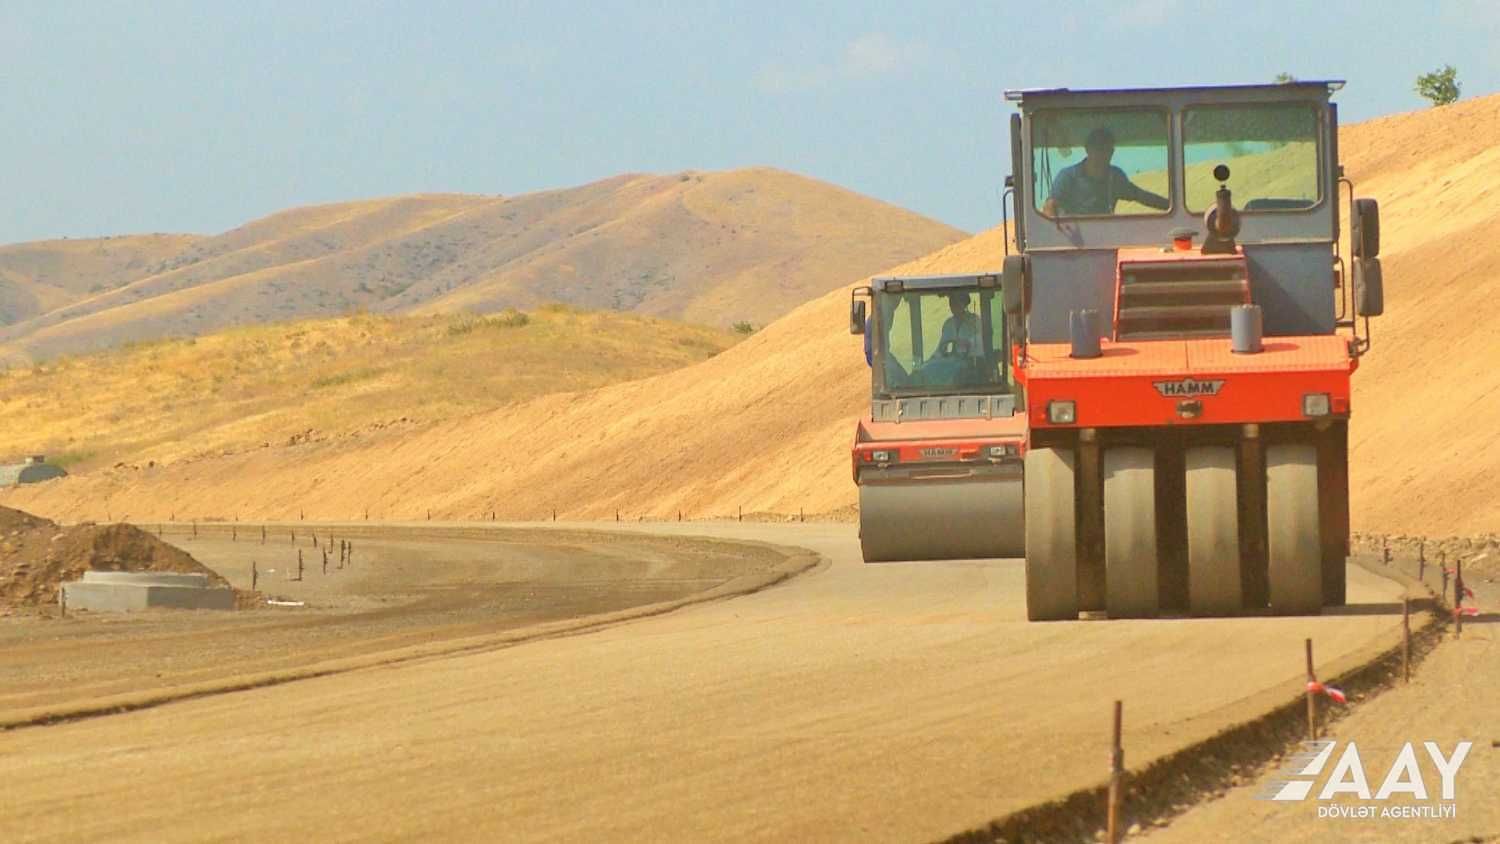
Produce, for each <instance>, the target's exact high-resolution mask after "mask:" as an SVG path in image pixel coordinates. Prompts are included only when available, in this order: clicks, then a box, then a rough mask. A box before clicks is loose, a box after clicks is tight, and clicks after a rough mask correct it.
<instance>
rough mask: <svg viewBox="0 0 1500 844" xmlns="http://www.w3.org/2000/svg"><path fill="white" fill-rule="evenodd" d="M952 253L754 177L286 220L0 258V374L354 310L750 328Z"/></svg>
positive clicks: (356, 207) (822, 193) (778, 178)
mask: <svg viewBox="0 0 1500 844" xmlns="http://www.w3.org/2000/svg"><path fill="white" fill-rule="evenodd" d="M962 237H963V233H962V232H960V231H958V230H956V229H953V228H951V227H949V226H945V225H942V224H940V223H937V222H934V221H932V220H928V219H926V218H924V217H921V216H918V215H916V214H913V213H911V212H909V211H905V210H902V209H900V208H896V207H895V206H892V205H888V204H885V203H882V202H878V201H876V200H873V199H870V198H868V197H865V196H861V195H859V194H856V193H853V192H851V191H847V190H844V189H842V188H838V187H835V186H833V185H830V184H827V183H824V182H819V181H816V180H813V179H809V178H806V177H803V176H798V175H794V174H791V173H786V172H783V171H779V170H773V169H767V168H756V169H747V170H734V171H728V172H716V173H695V172H687V173H679V174H674V175H666V176H656V175H626V176H617V177H614V178H611V179H605V180H603V181H600V182H595V183H592V184H588V185H583V186H581V187H576V188H569V189H565V190H554V191H543V192H540V193H531V194H524V195H520V196H513V197H485V196H468V195H429V196H411V197H400V198H394V199H381V200H371V201H366V202H351V203H342V204H336V205H324V206H316V207H310V208H299V209H295V210H291V211H286V212H283V213H280V214H275V215H273V216H270V217H267V218H265V219H262V220H258V221H255V222H253V223H249V224H247V225H245V226H242V227H240V228H238V229H235V230H233V231H230V232H226V233H224V234H222V235H218V236H213V237H171V236H154V237H139V238H109V239H104V240H90V241H49V242H45V243H35V244H20V245H17V246H11V247H5V248H3V249H0V361H3V360H6V359H9V360H12V361H15V360H25V359H28V358H29V359H45V358H49V357H53V356H56V355H58V354H63V353H78V352H85V351H90V350H95V349H101V348H109V347H113V346H116V345H119V344H121V343H124V342H129V341H142V340H154V339H157V338H160V337H164V336H197V335H203V334H208V333H211V332H214V331H217V330H219V329H222V328H226V327H229V326H235V325H245V324H252V323H263V322H273V321H285V320H290V319H304V318H308V317H315V316H336V315H341V314H345V313H348V312H351V311H355V310H366V311H370V312H378V313H410V312H420V313H432V312H446V311H457V310H468V311H474V312H479V313H488V312H494V311H499V310H502V309H504V308H507V307H513V308H532V307H536V306H538V305H541V304H546V303H562V304H567V305H573V306H576V307H581V308H588V309H596V310H617V311H629V312H634V313H639V314H645V315H649V316H664V317H672V318H678V319H684V320H687V321H691V322H698V323H702V324H707V325H715V326H719V327H728V326H729V325H730V323H733V322H740V321H746V322H751V323H753V324H755V325H762V324H764V323H766V322H769V321H771V320H772V319H775V318H776V317H778V316H780V315H782V314H783V313H785V312H787V311H788V310H790V309H791V308H793V307H795V306H796V305H798V304H801V303H802V302H805V301H807V300H808V299H810V298H812V297H814V296H817V295H820V294H822V293H825V292H827V291H828V290H830V289H833V288H834V287H836V286H839V285H841V284H845V283H847V282H848V280H849V279H850V278H853V277H856V276H859V275H861V274H864V273H869V272H874V271H876V270H878V269H880V268H882V267H885V266H889V265H890V264H892V263H895V262H898V261H902V260H906V259H909V258H911V257H914V256H917V255H921V254H924V253H926V252H930V251H931V250H933V249H935V248H937V247H940V246H942V245H944V244H947V243H952V242H954V241H956V240H959V239H960V238H962Z"/></svg>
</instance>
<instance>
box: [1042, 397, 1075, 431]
mask: <svg viewBox="0 0 1500 844" xmlns="http://www.w3.org/2000/svg"><path fill="white" fill-rule="evenodd" d="M1047 421H1048V422H1051V423H1052V424H1054V425H1071V424H1073V423H1074V422H1077V421H1078V406H1077V405H1076V404H1074V403H1073V402H1072V401H1070V400H1053V401H1049V402H1047Z"/></svg>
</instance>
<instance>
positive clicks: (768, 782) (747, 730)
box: [0, 523, 1401, 841]
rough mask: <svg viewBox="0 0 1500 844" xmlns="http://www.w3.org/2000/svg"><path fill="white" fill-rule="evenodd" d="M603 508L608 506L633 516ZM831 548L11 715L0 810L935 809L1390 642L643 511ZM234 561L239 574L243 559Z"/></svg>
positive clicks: (659, 824) (1098, 771)
mask: <svg viewBox="0 0 1500 844" xmlns="http://www.w3.org/2000/svg"><path fill="white" fill-rule="evenodd" d="M598 527H604V528H610V529H614V528H615V527H616V526H615V525H613V524H610V525H600V526H598ZM643 529H644V530H649V531H650V532H652V533H654V534H657V535H666V536H672V535H678V536H689V535H712V536H715V537H721V538H729V539H748V540H756V541H769V542H778V543H781V544H784V545H795V546H800V547H805V548H810V549H812V550H814V551H817V552H818V553H820V554H821V555H823V557H825V558H826V564H825V565H820V566H819V567H817V568H815V569H814V570H812V571H809V572H807V573H805V574H802V575H800V576H797V577H795V578H793V579H791V580H788V581H785V582H783V583H782V584H781V585H778V586H774V587H772V588H768V589H765V590H762V591H758V592H755V593H753V594H748V595H744V596H741V597H736V598H732V599H729V600H722V601H715V602H711V603H703V604H698V605H694V606H691V607H687V608H685V609H682V610H680V611H677V612H673V613H670V614H666V615H659V616H654V617H649V618H643V619H640V620H636V621H632V622H629V623H621V624H617V625H613V626H608V627H604V628H601V629H596V630H593V631H591V632H587V633H584V634H581V635H571V636H562V637H551V638H542V639H538V640H534V641H529V642H526V643H524V644H521V645H518V646H511V647H503V648H495V649H489V650H483V649H481V650H475V651H469V652H464V653H459V654H452V655H447V656H438V657H433V658H428V659H418V660H409V661H405V662H401V663H399V664H395V665H391V666H387V667H376V668H370V669H366V670H356V671H348V672H343V673H339V674H334V675H331V676H325V677H319V678H315V679H307V680H302V681H299V682H294V683H288V684H284V685H277V686H272V687H267V688H258V689H252V690H247V691H241V692H235V693H231V694H219V695H213V696H208V697H202V698H198V699H194V700H187V701H183V702H180V703H174V704H169V705H164V706H159V707H155V708H150V709H144V710H141V711H135V712H129V713H125V714H120V715H111V716H107V717H98V718H91V719H88V720H81V721H76V722H71V723H62V724H56V725H52V726H44V727H35V728H28V729H22V730H17V731H14V732H11V733H7V734H0V781H3V782H5V783H6V788H5V789H3V790H0V838H4V839H5V840H18V839H33V838H36V839H54V840H64V839H66V840H77V839H110V840H151V841H167V840H200V839H204V838H213V837H234V838H261V839H289V838H298V839H306V840H355V839H371V838H373V839H395V838H403V839H411V838H417V837H441V838H445V839H447V838H463V839H476V840H510V839H527V840H558V839H583V840H597V839H601V838H607V839H652V840H660V839H671V840H705V839H719V840H723V839H746V838H751V839H775V840H832V839H841V840H855V839H857V840H871V839H874V840H899V841H910V840H919V839H931V838H934V837H940V836H943V835H947V834H951V833H955V832H959V831H962V830H965V829H968V828H971V827H976V826H980V825H982V824H984V823H986V822H987V821H989V820H990V819H992V818H995V817H996V816H999V815H1003V814H1006V813H1008V812H1011V811H1014V810H1016V809H1019V808H1022V807H1024V806H1027V805H1031V804H1034V803H1036V802H1038V801H1041V800H1045V799H1049V798H1053V797H1057V796H1060V795H1062V794H1064V793H1067V792H1070V791H1072V790H1074V789H1077V788H1080V787H1083V786H1088V785H1093V784H1096V783H1097V782H1099V781H1100V780H1101V779H1102V775H1103V773H1104V772H1105V770H1106V765H1107V746H1108V734H1109V713H1110V705H1111V701H1112V700H1113V699H1115V698H1121V699H1123V700H1125V701H1126V706H1127V713H1128V714H1127V718H1128V719H1129V721H1128V733H1129V753H1130V756H1129V761H1130V762H1131V764H1132V765H1133V766H1134V765H1142V764H1145V763H1147V762H1148V761H1149V760H1151V759H1153V758H1156V757H1158V756H1160V755H1162V754H1165V753H1169V752H1171V751H1173V750H1176V749H1179V748H1181V747H1183V746H1184V745H1186V744H1189V743H1192V742H1195V741H1197V740H1200V739H1203V738H1205V737H1207V736H1209V735H1211V734H1213V733H1214V732H1216V731H1218V730H1219V729H1220V728H1222V727H1223V726H1225V725H1227V724H1229V723H1234V722H1237V721H1240V720H1243V719H1245V718H1247V717H1250V716H1253V715H1255V714H1258V713H1259V712H1261V711H1263V710H1265V709H1268V708H1270V707H1271V706H1273V705H1275V704H1279V703H1281V702H1283V701H1285V700H1286V699H1287V698H1288V697H1290V696H1292V695H1295V694H1296V692H1297V690H1298V689H1299V688H1300V678H1301V672H1302V641H1303V638H1304V637H1306V636H1312V637H1313V638H1314V639H1315V640H1316V642H1317V649H1318V655H1319V667H1320V671H1322V672H1324V673H1325V674H1327V675H1328V676H1332V674H1333V673H1336V671H1337V670H1338V667H1339V665H1340V664H1349V663H1352V662H1355V661H1360V660H1362V659H1363V658H1364V657H1365V656H1366V655H1368V654H1370V653H1372V652H1373V651H1374V650H1376V649H1378V648H1384V647H1386V646H1389V644H1390V643H1391V642H1392V641H1393V638H1394V636H1395V631H1396V630H1397V628H1398V627H1399V623H1400V612H1399V604H1398V603H1396V601H1397V598H1398V596H1399V595H1400V594H1401V588H1400V587H1399V586H1398V585H1396V584H1395V583H1393V582H1391V581H1387V580H1384V579H1383V578H1380V577H1378V576H1376V575H1373V574H1370V573H1368V572H1366V571H1364V570H1363V569H1360V568H1358V567H1351V568H1350V569H1349V578H1350V590H1349V596H1350V602H1351V606H1350V607H1349V608H1348V609H1347V610H1346V611H1343V612H1341V613H1339V614H1337V615H1327V616H1324V617H1321V618H1306V619H1278V618H1247V619H1213V620H1162V621H1142V622H1122V621H1115V622H1090V621H1080V622H1075V623H1067V624H1028V623H1027V622H1026V621H1025V612H1024V590H1023V582H1022V564H1021V562H1020V561H987V562H958V563H926V564H887V565H879V566H866V565H863V564H862V563H860V561H859V547H858V541H857V539H856V537H855V529H854V527H853V526H852V525H812V524H808V525H764V524H763V525H751V524H745V525H739V524H692V523H689V524H684V525H676V524H672V525H652V526H649V527H646V528H643ZM232 579H233V578H232Z"/></svg>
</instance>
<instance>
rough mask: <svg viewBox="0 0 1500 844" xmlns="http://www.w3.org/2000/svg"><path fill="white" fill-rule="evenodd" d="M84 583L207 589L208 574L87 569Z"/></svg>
mask: <svg viewBox="0 0 1500 844" xmlns="http://www.w3.org/2000/svg"><path fill="white" fill-rule="evenodd" d="M81 582H83V583H120V584H126V585H130V586H187V587H189V588H193V589H207V588H208V575H206V574H178V573H176V572H166V571H161V572H158V571H86V572H84V573H83V580H82V581H81Z"/></svg>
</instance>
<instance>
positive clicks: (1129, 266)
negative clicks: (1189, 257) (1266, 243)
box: [1115, 258, 1250, 340]
mask: <svg viewBox="0 0 1500 844" xmlns="http://www.w3.org/2000/svg"><path fill="white" fill-rule="evenodd" d="M1249 302H1250V281H1249V276H1248V273H1247V272H1246V267H1245V263H1244V260H1243V259H1240V258H1235V259H1231V260H1224V261H1209V260H1197V261H1163V262H1159V263H1145V262H1131V263H1124V264H1121V265H1120V288H1119V298H1118V301H1117V303H1116V306H1115V336H1116V338H1117V339H1120V340H1158V339H1173V338H1184V337H1227V336H1229V309H1230V308H1231V307H1233V306H1235V305H1244V304H1249Z"/></svg>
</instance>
